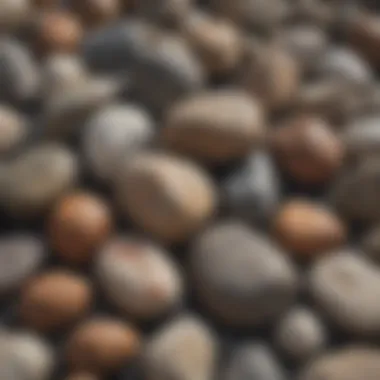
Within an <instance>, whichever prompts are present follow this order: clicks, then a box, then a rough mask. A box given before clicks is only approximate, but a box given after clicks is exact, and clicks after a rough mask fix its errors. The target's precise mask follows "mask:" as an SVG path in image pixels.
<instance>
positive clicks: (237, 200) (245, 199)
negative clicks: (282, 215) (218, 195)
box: [222, 151, 281, 224]
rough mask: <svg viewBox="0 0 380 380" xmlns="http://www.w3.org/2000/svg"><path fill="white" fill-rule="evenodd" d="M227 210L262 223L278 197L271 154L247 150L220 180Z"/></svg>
mask: <svg viewBox="0 0 380 380" xmlns="http://www.w3.org/2000/svg"><path fill="white" fill-rule="evenodd" d="M222 189H223V190H224V201H225V203H226V205H227V207H228V211H229V212H230V213H231V214H233V215H235V216H237V217H242V218H243V219H245V220H247V221H249V222H256V223H259V224H261V223H266V222H268V221H269V220H270V219H271V218H272V216H273V215H274V213H275V211H276V209H277V206H278V203H279V200H280V195H281V193H280V180H279V176H278V173H277V170H276V168H275V166H274V163H273V160H272V159H271V157H270V156H269V155H268V154H267V153H265V152H263V151H259V152H257V153H253V154H251V155H250V156H249V157H247V159H246V160H245V162H244V163H243V164H242V165H241V166H239V167H238V168H237V169H236V170H234V171H233V172H232V173H231V174H229V175H228V176H227V178H225V179H224V180H223V183H222Z"/></svg>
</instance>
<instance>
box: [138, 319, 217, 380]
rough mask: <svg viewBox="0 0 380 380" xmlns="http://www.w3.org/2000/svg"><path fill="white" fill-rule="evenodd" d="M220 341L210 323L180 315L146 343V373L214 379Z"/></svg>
mask: <svg viewBox="0 0 380 380" xmlns="http://www.w3.org/2000/svg"><path fill="white" fill-rule="evenodd" d="M217 357H218V343H217V341H216V339H215V337H214V334H213V332H212V331H210V329H209V328H208V326H207V325H205V324H204V323H203V322H202V321H201V320H199V319H198V318H196V317H193V316H189V315H185V316H180V317H178V318H177V319H175V320H174V321H172V322H169V323H168V324H166V325H165V326H163V327H161V329H160V330H158V331H157V332H156V333H155V334H154V335H153V337H152V338H151V339H150V340H149V341H148V342H147V344H146V348H145V351H144V358H143V363H144V372H145V375H146V377H145V378H146V379H147V380H155V379H160V380H170V379H173V378H178V379H183V380H192V379H204V380H206V379H211V378H213V376H214V374H215V365H216V360H217Z"/></svg>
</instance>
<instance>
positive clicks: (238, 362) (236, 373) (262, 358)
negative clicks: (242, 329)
mask: <svg viewBox="0 0 380 380" xmlns="http://www.w3.org/2000/svg"><path fill="white" fill-rule="evenodd" d="M285 379H286V374H285V370H284V369H283V368H282V366H281V363H280V362H279V360H278V359H277V358H276V357H275V355H274V353H273V352H272V350H271V349H270V348H269V347H267V346H266V345H264V344H262V343H254V342H253V343H246V344H244V345H242V346H239V347H237V348H236V349H235V350H234V352H233V354H232V357H231V359H230V360H229V362H228V364H227V368H226V371H225V376H223V380H285Z"/></svg>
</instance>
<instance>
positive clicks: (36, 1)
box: [32, 0, 60, 9]
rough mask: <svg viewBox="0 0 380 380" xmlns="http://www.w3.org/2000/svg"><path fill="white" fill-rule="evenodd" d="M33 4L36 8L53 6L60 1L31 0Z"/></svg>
mask: <svg viewBox="0 0 380 380" xmlns="http://www.w3.org/2000/svg"><path fill="white" fill-rule="evenodd" d="M32 3H33V5H34V6H36V7H38V8H42V9H44V8H54V7H57V6H58V5H59V3H60V1H59V0H32Z"/></svg>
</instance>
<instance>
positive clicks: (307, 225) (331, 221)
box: [273, 198, 347, 259]
mask: <svg viewBox="0 0 380 380" xmlns="http://www.w3.org/2000/svg"><path fill="white" fill-rule="evenodd" d="M273 233H274V236H275V237H276V238H277V240H278V242H279V243H280V244H281V245H282V246H283V247H284V248H285V249H286V250H288V251H289V253H290V254H292V255H294V256H296V257H299V258H302V259H311V258H315V257H318V255H321V254H326V253H329V252H330V251H331V250H333V249H335V248H337V247H340V246H341V245H343V244H344V243H345V241H346V239H347V231H346V228H345V226H344V224H343V222H342V221H341V220H340V219H339V218H338V217H337V216H336V215H335V214H334V213H333V212H332V211H331V210H329V209H328V208H326V207H324V206H322V205H320V204H318V203H314V202H312V201H308V200H306V199H301V198H300V199H296V198H294V199H292V200H288V201H287V202H286V203H284V204H283V205H281V207H280V209H279V211H278V213H277V215H276V216H275V218H274V221H273Z"/></svg>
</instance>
